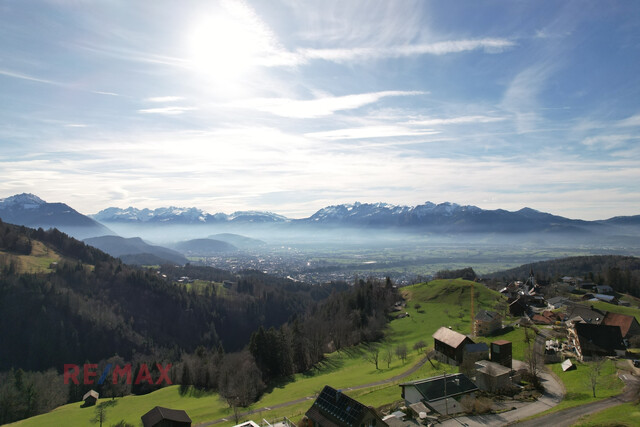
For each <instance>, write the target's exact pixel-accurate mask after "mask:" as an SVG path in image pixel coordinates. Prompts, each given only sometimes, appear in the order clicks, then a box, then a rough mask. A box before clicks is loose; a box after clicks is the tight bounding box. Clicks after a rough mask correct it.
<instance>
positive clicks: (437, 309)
mask: <svg viewBox="0 0 640 427" xmlns="http://www.w3.org/2000/svg"><path fill="white" fill-rule="evenodd" d="M471 285H472V283H471V282H468V281H464V280H436V281H433V282H430V283H423V284H418V285H413V286H408V287H404V288H401V289H400V292H401V293H402V295H403V297H404V298H405V300H406V307H404V308H403V309H402V311H400V312H398V313H404V312H406V313H408V314H409V316H407V317H404V318H402V319H394V320H392V321H391V322H390V323H389V326H388V328H387V331H386V338H385V339H384V340H383V341H381V342H378V343H373V344H371V346H373V347H378V348H379V350H380V352H381V354H383V353H385V352H386V350H387V349H391V350H392V351H393V350H394V349H395V348H396V346H398V345H406V346H407V348H408V355H407V359H406V360H405V361H404V363H403V362H402V361H401V360H400V359H398V358H397V357H395V354H394V357H393V360H392V362H391V364H390V365H389V366H388V367H387V363H386V361H384V360H382V359H383V358H382V357H381V358H380V361H379V365H378V367H379V369H376V368H375V366H374V364H373V363H370V362H367V361H365V359H364V355H365V353H366V352H367V351H370V347H369V346H366V345H359V346H356V347H351V348H348V349H343V350H340V351H337V352H334V353H331V354H327V356H326V358H325V360H324V361H323V362H321V363H319V364H318V365H317V366H315V367H314V368H313V369H311V370H310V371H308V372H305V373H301V374H297V375H295V376H294V377H293V378H289V379H285V380H282V381H281V383H279V384H276V385H275V386H273V387H272V389H270V390H267V392H266V393H265V394H264V395H263V396H262V398H261V399H260V400H259V401H258V402H256V403H255V404H253V405H251V406H250V407H248V408H244V409H243V410H242V412H245V411H250V410H255V409H259V408H270V409H269V410H264V411H262V412H260V413H258V414H253V415H251V416H248V417H243V418H242V419H257V420H261V419H262V418H266V419H274V418H278V417H283V416H287V417H289V418H291V419H298V418H300V417H302V415H303V414H304V412H306V410H307V409H308V408H309V406H310V405H311V403H312V402H313V400H312V396H314V395H315V394H317V393H318V392H320V390H322V388H323V387H324V386H325V385H327V384H328V385H331V386H332V387H335V388H338V389H343V390H344V391H345V392H346V393H347V394H349V395H351V396H353V397H354V398H356V399H358V400H360V401H362V402H363V403H364V404H367V405H372V406H375V407H380V406H383V405H390V404H393V403H394V402H397V401H399V400H400V389H399V387H398V384H399V382H401V381H408V380H412V379H419V378H426V377H430V376H433V375H438V374H441V373H442V372H443V371H445V370H446V371H448V372H454V371H457V368H454V367H450V366H448V365H445V364H440V363H437V362H434V364H433V366H432V365H431V364H430V363H429V362H427V363H425V364H424V365H422V366H421V367H420V368H419V369H418V370H417V371H416V372H415V373H413V374H412V375H410V376H407V377H405V378H403V379H402V380H400V381H395V382H393V383H387V384H383V385H378V386H374V387H369V388H365V389H359V390H349V389H350V388H352V387H357V386H362V385H367V384H372V383H376V382H379V381H383V380H387V379H389V378H392V377H394V376H397V375H399V374H402V373H404V372H406V371H408V370H409V369H411V368H412V367H413V366H414V365H416V364H417V363H418V362H419V361H420V360H421V359H422V358H423V357H424V350H426V349H428V348H430V347H432V346H433V339H432V338H431V335H432V334H433V333H434V332H435V331H436V330H437V329H438V328H439V327H441V326H451V327H452V328H454V329H455V330H457V331H459V332H462V333H469V332H470V328H471V319H470V314H471ZM473 286H474V299H475V310H476V312H477V311H478V310H480V309H491V308H493V307H494V306H495V304H496V303H497V302H498V301H500V300H501V299H502V298H503V297H502V296H501V295H500V294H499V293H497V292H494V291H491V290H489V289H487V288H486V287H484V286H483V285H480V284H474V285H473ZM523 336H524V335H523V331H522V330H520V329H515V330H513V331H511V332H509V333H507V334H505V335H503V336H497V337H490V338H486V339H484V338H483V339H482V340H483V341H485V340H486V341H487V342H489V341H491V340H495V339H509V340H513V342H514V357H515V358H518V357H521V350H520V348H521V347H522V346H520V345H519V344H516V341H522V338H523ZM418 341H424V342H425V343H426V345H427V347H426V348H425V349H423V350H422V351H417V350H415V349H413V346H414V344H415V343H417V342H418ZM394 353H395V352H394ZM305 397H309V399H308V400H306V401H305V402H303V403H298V404H295V405H289V406H286V407H283V408H279V409H271V407H272V406H275V405H278V404H281V403H284V402H289V401H293V400H296V399H300V398H305ZM116 400H117V401H118V403H117V404H116V406H114V407H113V408H112V409H111V410H110V411H109V412H108V421H107V423H106V425H112V424H115V423H116V422H118V421H120V420H125V421H126V422H129V423H131V424H134V425H139V424H140V416H141V415H142V414H144V413H145V412H147V411H148V410H150V409H151V408H153V407H154V406H165V407H169V408H175V409H184V410H185V411H187V413H188V414H189V416H190V417H191V418H192V419H193V421H194V424H197V423H202V422H205V421H211V420H215V419H220V418H226V419H227V420H228V421H226V422H224V423H222V424H220V425H222V426H227V425H233V424H235V420H234V417H233V413H232V411H231V410H230V409H229V408H228V406H227V405H226V403H224V402H223V401H222V400H221V399H220V398H219V396H218V395H217V394H216V393H204V394H202V393H200V394H197V395H186V396H180V394H179V393H178V387H177V386H170V387H166V388H163V389H161V390H159V391H156V392H154V393H151V394H148V395H144V396H126V397H124V398H118V399H116ZM80 405H81V403H79V402H78V403H72V404H68V405H64V406H62V407H59V408H57V409H55V410H54V411H52V412H50V413H48V414H43V415H40V416H37V417H32V418H29V419H27V420H23V421H20V422H17V423H14V424H13V425H19V426H23V427H30V426H60V425H66V426H71V427H73V426H86V425H88V422H89V419H90V418H91V417H92V416H93V412H94V410H93V409H92V408H80Z"/></svg>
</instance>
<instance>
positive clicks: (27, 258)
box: [0, 240, 62, 273]
mask: <svg viewBox="0 0 640 427" xmlns="http://www.w3.org/2000/svg"><path fill="white" fill-rule="evenodd" d="M31 244H32V247H31V254H29V255H15V254H11V253H9V252H4V251H0V254H4V255H6V256H8V257H9V258H10V259H17V260H18V268H19V271H20V272H21V273H50V272H51V269H50V268H49V266H50V265H51V263H52V262H60V260H61V259H62V257H61V256H60V255H59V254H58V253H57V252H55V251H54V250H53V249H51V248H49V247H47V246H46V245H45V244H44V243H41V242H39V241H37V240H32V241H31Z"/></svg>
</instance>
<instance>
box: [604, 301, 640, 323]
mask: <svg viewBox="0 0 640 427" xmlns="http://www.w3.org/2000/svg"><path fill="white" fill-rule="evenodd" d="M593 306H594V307H595V308H597V309H598V310H602V311H611V312H612V313H620V314H626V315H628V316H635V317H636V320H637V321H638V322H640V310H638V309H637V308H633V307H623V306H621V305H615V304H609V303H608V302H603V301H598V302H593Z"/></svg>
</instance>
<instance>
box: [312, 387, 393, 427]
mask: <svg viewBox="0 0 640 427" xmlns="http://www.w3.org/2000/svg"><path fill="white" fill-rule="evenodd" d="M305 415H306V416H307V420H308V422H307V425H308V427H363V426H364V427H387V423H385V422H384V421H382V418H380V417H379V416H378V414H377V413H376V411H375V409H373V408H370V407H367V406H364V405H363V404H362V403H360V402H358V401H357V400H355V399H352V398H350V397H349V396H347V395H346V394H343V393H342V392H341V391H340V390H336V389H334V388H332V387H330V386H328V385H326V386H324V388H323V389H322V391H321V392H320V394H319V395H318V397H317V398H316V401H315V402H313V405H311V408H309V410H308V411H307V413H306V414H305Z"/></svg>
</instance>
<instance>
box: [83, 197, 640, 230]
mask: <svg viewBox="0 0 640 427" xmlns="http://www.w3.org/2000/svg"><path fill="white" fill-rule="evenodd" d="M92 217H93V218H94V219H95V220H98V221H100V222H102V223H104V224H122V223H127V224H140V225H142V224H147V225H151V224H153V225H157V224H210V225H220V224H249V223H253V224H274V225H290V226H309V227H314V228H315V227H318V226H324V227H350V228H384V229H388V228H393V229H422V230H425V231H428V232H433V233H452V234H459V233H537V232H549V233H569V234H580V233H584V232H603V233H605V234H611V233H614V234H615V233H620V234H626V233H627V232H629V231H630V230H629V227H631V229H632V230H631V231H633V230H635V231H640V215H636V216H627V217H615V218H611V219H608V220H599V221H585V220H579V219H569V218H565V217H562V216H558V215H552V214H549V213H545V212H540V211H537V210H535V209H531V208H523V209H520V210H518V211H515V212H513V211H507V210H504V209H496V210H486V209H481V208H479V207H477V206H470V205H466V206H462V205H458V204H456V203H449V202H446V203H440V204H435V203H431V202H426V203H424V204H422V205H418V206H399V205H391V204H387V203H358V202H356V203H353V204H341V205H334V206H328V207H325V208H322V209H320V210H318V211H317V212H316V213H314V214H313V215H311V216H310V217H308V218H302V219H291V218H287V217H285V216H282V215H278V214H274V213H271V212H258V211H245V212H235V213H233V214H231V215H227V214H224V213H216V214H213V215H212V214H208V213H206V212H204V211H202V210H200V209H197V208H187V209H185V208H175V207H170V208H159V209H155V210H149V209H143V210H139V209H136V208H131V207H130V208H127V209H118V208H108V209H105V210H103V211H100V212H98V213H97V214H95V215H93V216H92Z"/></svg>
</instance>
